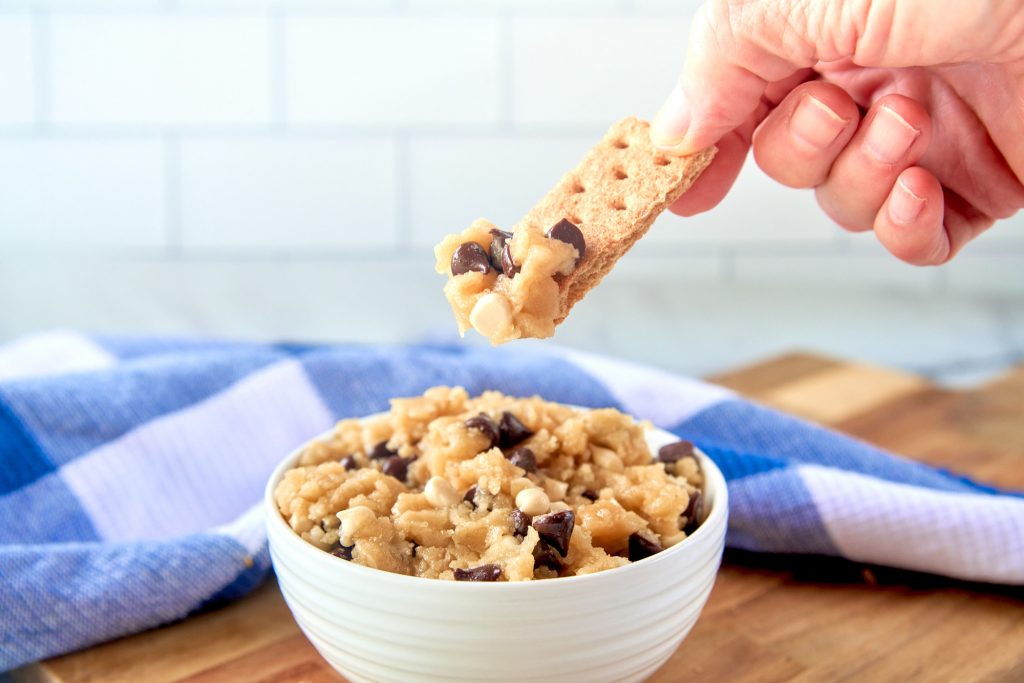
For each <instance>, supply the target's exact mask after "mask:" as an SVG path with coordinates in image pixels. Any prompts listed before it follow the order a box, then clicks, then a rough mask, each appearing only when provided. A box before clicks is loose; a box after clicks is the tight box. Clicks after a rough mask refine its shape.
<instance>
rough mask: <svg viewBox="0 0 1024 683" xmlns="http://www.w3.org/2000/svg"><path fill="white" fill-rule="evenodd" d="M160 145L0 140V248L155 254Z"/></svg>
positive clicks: (160, 204)
mask: <svg viewBox="0 0 1024 683" xmlns="http://www.w3.org/2000/svg"><path fill="white" fill-rule="evenodd" d="M165 180H166V178H165V175H164V157H163V145H162V143H161V141H160V140H148V139H142V140H140V139H124V140H121V139H106V140H88V139H78V138H74V139H72V138H59V139H54V138H45V137H42V138H39V139H31V138H29V139H10V138H4V137H0V193H2V195H0V249H4V250H5V251H8V253H10V250H12V249H18V248H19V247H27V248H30V249H32V250H33V251H36V250H40V249H53V250H55V251H69V250H79V249H83V248H84V249H86V250H89V251H95V250H96V249H109V250H113V251H123V250H126V249H127V250H136V249H139V248H147V249H148V250H150V251H154V250H155V251H157V252H159V251H162V250H163V249H164V247H165V246H166V241H165V234H164V224H163V220H164V217H163V215H164V206H165V196H164V192H165Z"/></svg>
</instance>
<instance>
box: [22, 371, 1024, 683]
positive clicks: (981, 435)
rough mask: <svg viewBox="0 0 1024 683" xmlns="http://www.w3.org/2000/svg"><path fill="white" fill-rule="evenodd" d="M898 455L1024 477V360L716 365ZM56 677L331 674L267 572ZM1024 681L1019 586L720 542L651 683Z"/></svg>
mask: <svg viewBox="0 0 1024 683" xmlns="http://www.w3.org/2000/svg"><path fill="white" fill-rule="evenodd" d="M712 380H713V381H715V382H718V383H719V384H722V385H725V386H727V387H731V388H732V389H735V390H736V391H738V392H740V393H742V394H744V395H747V396H749V397H751V398H754V399H756V400H758V401H761V402H764V403H766V404H768V405H771V406H775V407H777V408H781V409H783V410H786V411H789V412H791V413H795V414H797V415H801V416H804V417H806V418H809V419H811V420H814V421H817V422H819V423H822V424H826V425H828V426H831V427H834V428H837V429H840V430H842V431H845V432H848V433H850V434H853V435H855V436H858V437H860V438H862V439H865V440H867V441H871V442H873V443H876V444H878V445H879V446H882V447H884V448H887V449H890V450H892V451H895V452H897V453H901V454H904V455H906V456H909V457H912V458H916V459H918V460H922V461H925V462H928V463H931V464H934V465H939V466H942V467H949V468H953V469H956V470H959V471H961V472H965V473H967V474H970V475H972V476H974V477H977V478H980V479H982V480H985V481H988V482H991V483H993V484H996V485H1000V486H1005V487H1013V488H1016V489H1024V367H1020V368H1018V369H1016V370H1015V371H1013V372H1011V373H1009V374H1007V375H1005V376H1004V377H1002V378H1001V379H999V380H997V381H995V382H992V383H990V384H988V385H985V386H982V387H980V388H977V389H975V390H971V391H950V390H945V389H939V388H937V387H935V386H933V385H930V384H929V383H928V382H927V381H925V380H923V379H921V378H920V377H915V376H913V375H909V374H905V373H902V372H896V371H893V370H886V369H882V368H877V367H871V366H866V365H861V364H857V363H847V362H841V361H836V360H831V359H828V358H822V357H820V356H813V355H807V354H791V355H786V356H783V357H780V358H777V359H774V360H770V361H767V362H764V363H760V364H757V365H755V366H753V367H748V368H743V369H740V370H736V371H734V372H728V373H725V374H722V375H719V376H717V377H713V378H712ZM19 678H20V679H24V680H31V681H47V682H48V683H85V682H87V681H88V682H92V681H97V682H98V681H102V682H104V683H122V682H123V683H140V682H142V683H170V682H172V681H190V682H191V683H199V682H202V683H224V682H226V681H244V682H246V683H248V682H260V683H336V682H339V681H343V680H344V679H342V678H341V677H340V676H338V675H337V674H336V673H334V671H333V670H332V669H331V668H330V667H329V666H328V665H327V664H326V663H325V662H324V661H323V660H322V659H321V658H320V656H319V655H318V654H317V653H316V651H315V650H314V649H313V648H312V646H311V645H310V644H309V642H308V641H307V640H306V639H305V637H304V636H303V635H302V633H301V632H300V631H299V630H298V627H297V626H296V625H295V622H294V621H292V618H291V615H290V614H289V612H288V610H287V608H286V607H285V605H284V603H283V601H282V600H281V596H280V593H279V592H278V590H277V587H276V585H275V584H273V582H271V583H270V584H269V585H266V586H264V587H263V588H262V589H260V590H258V591H257V592H256V593H255V594H254V595H252V596H250V597H248V598H246V599H245V600H243V601H241V602H239V603H237V604H235V605H233V606H230V607H226V608H224V609H221V610H218V611H215V612H211V613H208V614H204V615H201V616H197V617H193V618H190V619H187V620H185V621H183V622H181V623H178V624H175V625H171V626H167V627H164V628H160V629H156V630H154V631H150V632H148V633H143V634H140V635H137V636H132V637H129V638H124V639H121V640H118V641H115V642H112V643H108V644H106V645H102V646H99V647H96V648H93V649H91V650H87V651H84V652H80V653H77V654H72V655H68V656H64V657H59V658H56V659H53V660H50V661H47V662H43V663H41V664H39V665H36V666H33V667H29V668H27V669H23V670H22V671H20V672H19ZM841 680H844V681H845V680H849V681H857V682H861V681H915V682H923V681H937V682H938V681H941V682H943V683H947V682H950V681H989V682H995V681H1006V682H1007V683H1010V682H1014V683H1020V682H1021V681H1024V589H1020V588H1017V589H1014V588H994V587H990V586H981V585H969V584H964V583H958V582H953V581H949V580H944V579H940V578H936V577H929V576H923V575H920V574H912V573H909V572H900V571H895V570H889V569H882V568H878V567H865V566H861V565H855V564H852V563H847V562H844V561H840V560H833V559H822V558H807V557H792V556H764V555H752V554H749V553H740V552H733V551H730V552H727V554H726V558H725V561H724V564H723V567H722V571H721V574H720V575H719V577H718V582H717V583H716V585H715V589H714V592H713V593H712V595H711V599H710V601H709V602H708V605H707V607H706V608H705V610H704V613H703V615H702V616H701V618H700V621H698V622H697V625H696V627H695V628H694V629H693V631H692V632H691V634H690V635H689V637H688V638H687V639H686V641H685V642H684V643H683V645H682V646H681V647H680V648H679V650H678V651H677V652H676V653H675V655H674V656H673V657H672V659H671V660H670V661H669V662H668V664H666V666H665V667H664V668H663V669H661V670H660V671H659V672H658V673H657V674H655V676H654V677H653V678H652V679H651V681H652V683H670V682H677V681H678V682H680V683H682V682H683V681H685V682H686V683H698V682H702V681H707V682H715V683H717V682H719V681H730V682H736V683H747V682H749V683H754V682H755V681H757V682H759V683H771V682H774V681H794V682H795V681H800V682H810V681H829V682H832V681H841Z"/></svg>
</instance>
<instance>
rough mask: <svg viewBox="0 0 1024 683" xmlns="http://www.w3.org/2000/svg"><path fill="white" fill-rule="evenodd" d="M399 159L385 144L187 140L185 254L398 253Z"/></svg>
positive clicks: (183, 155) (183, 150) (183, 146)
mask: <svg viewBox="0 0 1024 683" xmlns="http://www.w3.org/2000/svg"><path fill="white" fill-rule="evenodd" d="M395 156H396V154H395V145H394V143H393V142H392V141H390V140H387V139H383V140H361V139H354V140H337V139H320V138H316V137H302V138H300V137H292V138H287V139H268V138H256V139H250V138H241V139H221V138H215V139H193V140H182V141H181V142H180V164H179V165H178V168H179V170H180V173H181V184H180V193H181V194H180V200H181V203H180V206H181V213H180V221H181V225H180V234H181V247H182V248H183V249H185V250H188V249H191V248H196V249H208V248H212V249H218V250H227V251H238V252H246V251H252V250H260V249H263V250H267V249H271V250H277V251H281V252H289V251H295V250H298V251H302V250H322V249H327V250H330V249H345V248H346V247H356V248H361V249H373V248H378V249H388V248H393V247H395V246H397V245H398V231H397V228H396V225H395V206H396V203H397V201H396V200H397V190H396V187H395ZM353 217H358V219H359V220H360V223H359V229H358V230H355V229H353V226H352V224H351V221H352V220H353Z"/></svg>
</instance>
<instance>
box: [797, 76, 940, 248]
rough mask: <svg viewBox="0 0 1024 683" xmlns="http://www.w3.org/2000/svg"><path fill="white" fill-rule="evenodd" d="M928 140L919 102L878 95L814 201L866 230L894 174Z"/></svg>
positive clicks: (912, 161) (909, 163)
mask: <svg viewBox="0 0 1024 683" xmlns="http://www.w3.org/2000/svg"><path fill="white" fill-rule="evenodd" d="M930 138H931V119H930V118H929V116H928V113H927V112H926V111H925V110H924V108H923V107H922V106H921V105H920V104H918V103H917V102H915V101H914V100H912V99H910V98H908V97H904V96H902V95H886V96H885V97H882V98H880V99H879V100H878V101H877V102H875V103H874V104H873V105H872V106H871V109H870V111H869V112H868V114H867V116H865V117H864V121H863V123H862V124H861V125H860V127H859V128H858V129H857V132H856V134H854V136H853V139H851V140H850V143H849V144H848V145H847V146H846V148H845V149H844V150H843V151H842V152H841V153H840V154H839V156H838V158H837V159H836V161H835V163H834V164H833V165H832V170H831V172H830V173H829V175H828V178H827V179H826V180H825V182H824V183H822V184H821V185H819V186H818V187H817V191H816V194H817V198H818V203H819V204H821V207H822V208H823V209H824V210H825V213H827V214H828V215H829V216H830V217H831V218H832V220H834V221H835V222H836V223H838V224H839V225H841V226H843V227H844V228H846V229H847V230H852V231H856V232H861V231H865V230H870V229H871V228H872V226H873V224H874V220H875V216H876V215H877V214H878V210H879V208H881V206H882V204H883V203H884V202H885V200H886V198H887V197H888V196H889V193H890V192H891V191H892V187H893V184H894V183H895V182H896V178H897V177H898V176H899V174H900V173H901V172H902V171H903V170H904V169H905V168H907V167H909V166H912V165H913V164H915V163H916V162H917V160H918V159H920V158H921V156H922V155H923V154H924V152H925V150H926V149H927V147H928V142H929V139H930Z"/></svg>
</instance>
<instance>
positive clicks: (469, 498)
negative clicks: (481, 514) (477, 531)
mask: <svg viewBox="0 0 1024 683" xmlns="http://www.w3.org/2000/svg"><path fill="white" fill-rule="evenodd" d="M476 490H477V489H476V484H473V485H472V486H470V487H469V490H467V491H466V495H464V496H463V497H462V500H463V501H465V502H467V503H469V504H470V505H472V506H473V509H474V510H476Z"/></svg>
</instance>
